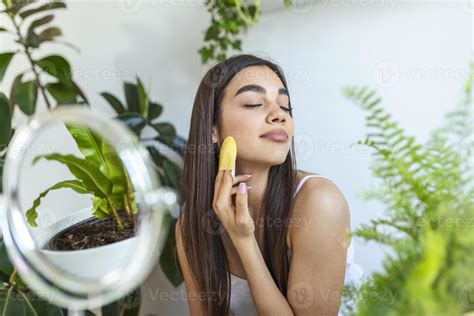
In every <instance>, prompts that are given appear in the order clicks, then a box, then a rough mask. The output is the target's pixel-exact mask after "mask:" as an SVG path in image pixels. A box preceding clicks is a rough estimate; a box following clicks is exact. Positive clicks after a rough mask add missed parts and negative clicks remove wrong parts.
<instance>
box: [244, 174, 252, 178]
mask: <svg viewBox="0 0 474 316" xmlns="http://www.w3.org/2000/svg"><path fill="white" fill-rule="evenodd" d="M244 176H246V177H247V178H250V177H251V176H253V174H251V173H249V174H244Z"/></svg>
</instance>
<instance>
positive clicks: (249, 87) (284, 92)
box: [234, 84, 289, 97]
mask: <svg viewBox="0 0 474 316" xmlns="http://www.w3.org/2000/svg"><path fill="white" fill-rule="evenodd" d="M246 91H255V92H258V93H262V94H265V93H267V90H265V88H264V87H262V86H259V85H258V84H248V85H246V86H243V87H241V88H240V89H239V90H237V92H236V93H235V95H234V97H235V96H237V95H238V94H239V93H242V92H246ZM278 94H281V95H286V96H289V95H288V90H286V89H285V88H280V89H278Z"/></svg>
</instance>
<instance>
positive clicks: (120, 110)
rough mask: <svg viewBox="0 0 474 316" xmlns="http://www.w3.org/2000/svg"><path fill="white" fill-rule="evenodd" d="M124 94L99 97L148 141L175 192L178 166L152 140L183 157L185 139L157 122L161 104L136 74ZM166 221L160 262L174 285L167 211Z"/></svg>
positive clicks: (177, 273) (177, 275) (177, 272)
mask: <svg viewBox="0 0 474 316" xmlns="http://www.w3.org/2000/svg"><path fill="white" fill-rule="evenodd" d="M124 94H125V102H121V101H120V99H119V98H117V97H116V96H114V95H113V94H111V93H108V92H102V93H101V95H102V97H104V99H105V100H106V101H107V102H108V103H109V104H110V106H111V107H112V108H113V109H114V111H115V112H116V113H117V116H116V118H117V119H119V120H121V121H122V122H124V123H125V124H126V125H127V126H128V127H129V128H130V129H131V130H132V131H134V132H135V134H136V135H137V136H138V137H139V139H140V141H141V142H143V143H149V145H147V146H146V148H147V149H148V152H149V153H150V156H151V158H152V160H153V162H154V165H155V170H156V171H157V174H158V177H159V179H160V183H162V184H163V185H164V186H167V187H170V188H173V189H174V190H176V192H180V191H181V188H180V180H181V174H182V171H181V167H180V166H178V165H177V164H176V163H175V162H174V161H172V160H171V159H169V158H168V157H166V156H165V155H162V154H161V153H160V152H159V151H158V150H157V149H156V147H155V146H154V145H153V142H158V143H160V144H162V145H165V146H167V147H168V148H171V149H172V150H174V151H175V152H176V153H177V154H178V155H180V156H181V157H183V156H184V153H185V150H186V143H187V141H186V140H185V139H183V138H182V137H180V136H179V135H177V134H176V129H175V128H174V126H173V125H172V124H171V123H168V122H158V118H159V117H160V115H161V113H162V112H163V106H162V105H161V104H160V103H158V102H154V101H151V100H150V97H149V94H148V93H147V92H146V90H145V88H144V85H143V84H142V82H141V80H140V79H139V78H136V84H135V83H132V82H125V83H124ZM145 129H148V130H150V131H153V132H154V134H155V135H154V136H151V137H150V136H147V137H144V136H142V135H143V134H145V132H144V130H145ZM148 135H149V133H148ZM150 142H151V143H150ZM165 221H166V223H167V225H168V226H169V230H168V236H167V237H166V242H165V245H164V248H163V251H162V253H161V255H160V266H161V269H162V270H163V272H164V274H165V275H166V277H167V278H168V280H169V281H170V282H171V283H172V284H173V285H175V286H178V285H179V284H181V283H182V281H183V277H182V273H181V268H180V266H179V264H177V262H178V261H177V258H176V252H175V247H176V240H175V233H174V227H175V225H174V224H175V222H176V219H175V218H174V217H173V216H172V215H171V214H169V213H166V215H165Z"/></svg>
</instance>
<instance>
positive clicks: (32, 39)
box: [23, 30, 40, 48]
mask: <svg viewBox="0 0 474 316" xmlns="http://www.w3.org/2000/svg"><path fill="white" fill-rule="evenodd" d="M23 43H24V44H25V45H26V47H32V48H38V47H39V45H40V38H39V36H38V34H36V32H35V31H33V30H32V31H31V32H28V34H27V35H26V38H25V39H24V40H23Z"/></svg>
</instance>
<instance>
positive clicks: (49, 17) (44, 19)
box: [27, 14, 54, 34]
mask: <svg viewBox="0 0 474 316" xmlns="http://www.w3.org/2000/svg"><path fill="white" fill-rule="evenodd" d="M53 19H54V15H52V14H49V15H46V16H44V17H42V18H39V19H37V20H35V21H33V22H32V23H31V24H30V27H29V28H28V32H27V33H28V34H30V33H33V31H34V30H35V28H37V27H40V26H42V25H45V24H47V23H49V22H51V21H52V20H53Z"/></svg>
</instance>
